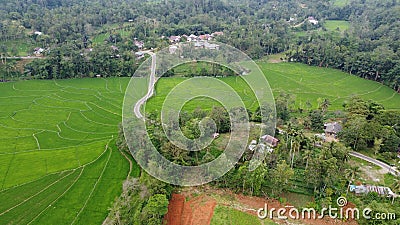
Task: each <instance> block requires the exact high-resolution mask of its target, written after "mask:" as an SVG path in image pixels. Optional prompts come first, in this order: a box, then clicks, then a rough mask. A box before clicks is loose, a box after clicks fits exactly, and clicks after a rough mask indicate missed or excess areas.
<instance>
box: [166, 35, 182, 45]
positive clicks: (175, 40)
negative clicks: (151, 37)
mask: <svg viewBox="0 0 400 225" xmlns="http://www.w3.org/2000/svg"><path fill="white" fill-rule="evenodd" d="M180 41H181V36H171V37H169V42H171V43H172V44H174V43H178V42H180Z"/></svg>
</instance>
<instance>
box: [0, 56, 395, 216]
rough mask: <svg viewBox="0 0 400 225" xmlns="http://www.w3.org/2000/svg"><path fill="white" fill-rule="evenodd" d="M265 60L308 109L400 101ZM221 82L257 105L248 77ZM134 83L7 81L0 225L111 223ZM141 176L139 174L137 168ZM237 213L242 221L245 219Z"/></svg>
mask: <svg viewBox="0 0 400 225" xmlns="http://www.w3.org/2000/svg"><path fill="white" fill-rule="evenodd" d="M259 65H260V67H261V69H262V70H263V71H264V73H265V75H266V77H267V78H268V80H269V83H270V85H271V87H272V89H273V92H274V94H275V95H277V94H279V93H280V92H283V91H284V92H287V93H291V94H293V95H296V96H297V99H296V102H297V103H296V104H298V105H301V106H304V105H305V102H306V101H307V100H309V101H310V102H311V103H312V105H313V107H317V102H318V98H328V99H329V100H330V101H331V103H332V106H331V108H330V109H331V110H336V109H342V104H343V102H344V101H345V100H347V99H348V98H349V97H351V96H352V95H354V94H357V95H359V96H361V97H362V98H364V99H373V100H375V101H378V102H380V103H382V104H383V105H384V106H385V107H386V108H389V109H399V106H400V95H399V94H397V93H395V92H394V91H393V90H391V89H390V88H388V87H386V86H383V85H381V84H379V83H376V82H373V81H367V80H363V79H360V78H357V77H354V76H350V75H348V74H345V73H342V72H340V71H337V70H332V69H326V68H317V67H309V66H306V65H302V64H289V63H278V64H266V63H261V62H260V63H259ZM218 79H220V80H222V81H224V82H226V83H227V84H228V85H229V86H231V87H232V88H233V89H234V90H235V91H236V92H237V93H238V94H239V96H240V97H241V98H242V99H243V101H244V103H245V105H246V107H248V108H249V109H252V110H255V108H256V107H257V104H256V102H255V99H254V95H253V93H252V92H251V90H250V88H249V87H248V86H247V84H246V83H245V82H244V81H243V80H242V79H240V78H238V77H228V78H218ZM139 80H140V79H139ZM139 80H138V81H137V82H139ZM184 80H185V78H163V79H161V80H159V82H158V84H157V87H156V93H157V94H156V96H155V97H153V98H152V99H150V100H149V102H148V104H146V110H147V111H153V110H157V109H160V107H161V105H162V103H163V101H164V99H165V97H166V96H167V94H168V92H169V90H171V89H172V88H173V87H174V86H175V85H176V84H178V83H180V82H182V81H184ZM128 81H129V78H109V79H95V78H93V79H72V80H56V81H48V80H33V81H19V82H9V83H0V105H1V107H0V174H1V175H0V182H1V187H0V201H1V202H2V204H1V206H0V224H21V223H22V224H26V223H36V224H54V223H70V224H71V223H79V224H82V223H84V224H99V223H101V222H102V221H103V220H104V218H105V217H106V215H107V209H108V208H109V207H110V206H111V202H112V201H113V199H114V198H115V197H116V196H118V195H119V193H120V191H121V184H122V181H123V180H124V178H126V176H127V174H128V170H129V163H128V162H127V160H126V158H125V157H124V156H122V155H121V154H120V153H119V152H118V151H117V149H116V147H115V145H114V142H115V137H116V134H117V131H118V124H119V123H120V121H121V111H122V108H121V107H122V101H123V97H124V91H125V89H126V86H127V84H128ZM210 91H212V90H210ZM217 104H219V103H218V102H216V101H210V99H207V98H197V99H195V100H194V101H191V102H189V103H187V104H186V105H185V109H186V110H193V109H195V108H196V107H198V106H201V107H202V108H204V109H209V108H211V107H212V106H213V105H217ZM134 174H136V175H137V174H138V173H137V167H136V170H135V171H134ZM218 210H219V211H222V212H226V210H227V209H221V208H217V210H216V212H217V213H216V215H217V216H216V217H215V218H220V219H219V220H218V219H213V224H221V221H223V218H225V217H226V213H225V214H224V215H220V216H219V217H218ZM229 214H232V217H235V218H236V216H237V217H238V219H240V217H242V216H243V215H242V214H240V213H239V214H240V215H237V214H238V213H237V212H233V213H231V212H229ZM246 216H247V214H246ZM218 221H220V222H218ZM249 221H251V220H250V219H249Z"/></svg>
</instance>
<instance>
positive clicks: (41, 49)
mask: <svg viewBox="0 0 400 225" xmlns="http://www.w3.org/2000/svg"><path fill="white" fill-rule="evenodd" d="M43 52H44V49H43V48H35V49H34V50H33V54H34V55H35V56H41V55H42V54H43Z"/></svg>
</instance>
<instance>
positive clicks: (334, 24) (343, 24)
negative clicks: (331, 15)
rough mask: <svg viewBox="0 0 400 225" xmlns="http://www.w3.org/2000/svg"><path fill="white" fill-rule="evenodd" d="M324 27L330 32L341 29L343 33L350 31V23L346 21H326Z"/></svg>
mask: <svg viewBox="0 0 400 225" xmlns="http://www.w3.org/2000/svg"><path fill="white" fill-rule="evenodd" d="M324 26H325V28H326V29H327V30H329V31H335V30H336V29H338V28H339V31H340V32H343V31H345V30H347V29H349V27H350V23H349V22H348V21H345V20H326V21H325V24H324Z"/></svg>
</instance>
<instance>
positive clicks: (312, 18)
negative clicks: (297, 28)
mask: <svg viewBox="0 0 400 225" xmlns="http://www.w3.org/2000/svg"><path fill="white" fill-rule="evenodd" d="M308 22H310V23H311V24H313V25H317V24H318V20H316V19H315V18H314V17H312V16H309V17H308Z"/></svg>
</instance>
